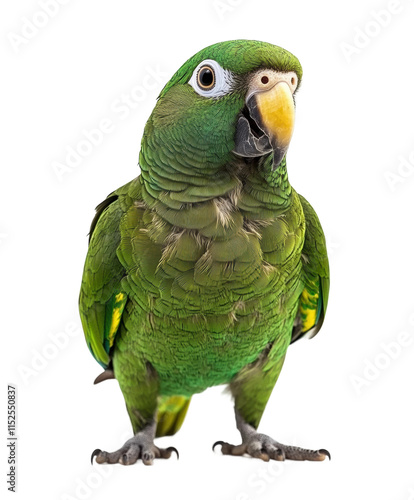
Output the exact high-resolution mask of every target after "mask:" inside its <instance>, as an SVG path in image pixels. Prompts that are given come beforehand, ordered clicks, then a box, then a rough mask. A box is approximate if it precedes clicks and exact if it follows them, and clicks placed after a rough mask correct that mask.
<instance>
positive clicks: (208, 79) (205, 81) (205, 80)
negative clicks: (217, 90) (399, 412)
mask: <svg viewBox="0 0 414 500" xmlns="http://www.w3.org/2000/svg"><path fill="white" fill-rule="evenodd" d="M213 82H214V76H213V72H212V71H211V69H209V68H205V69H202V70H201V72H200V83H201V85H202V86H203V87H210V85H211V84H212V83H213Z"/></svg>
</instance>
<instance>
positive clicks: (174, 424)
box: [156, 396, 191, 437]
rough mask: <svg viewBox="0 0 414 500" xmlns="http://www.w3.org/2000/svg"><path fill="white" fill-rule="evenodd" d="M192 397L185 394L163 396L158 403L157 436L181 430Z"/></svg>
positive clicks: (168, 434) (170, 434) (169, 434)
mask: <svg viewBox="0 0 414 500" xmlns="http://www.w3.org/2000/svg"><path fill="white" fill-rule="evenodd" d="M190 399H191V398H186V397H185V396H161V399H160V402H159V405H158V414H157V432H156V437H161V436H172V435H173V434H175V433H176V432H178V431H179V430H180V428H181V426H182V424H183V422H184V418H185V415H186V413H187V410H188V407H189V405H190Z"/></svg>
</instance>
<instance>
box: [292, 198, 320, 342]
mask: <svg viewBox="0 0 414 500" xmlns="http://www.w3.org/2000/svg"><path fill="white" fill-rule="evenodd" d="M299 199H300V201H301V204H302V208H303V213H304V215H305V220H306V231H305V242H304V245H303V250H302V259H303V281H304V284H305V287H304V289H303V292H302V294H301V296H300V302H299V311H298V316H297V318H296V322H295V326H294V328H293V333H292V340H291V342H292V343H293V342H295V341H296V340H298V339H299V338H301V337H303V336H304V335H305V334H307V335H308V336H309V337H314V336H315V335H316V334H317V333H318V332H319V330H320V328H321V326H322V324H323V321H324V318H325V313H326V308H327V306H328V296H329V262H328V253H327V250H326V241H325V235H324V234H323V230H322V226H321V224H320V222H319V219H318V216H317V215H316V212H315V210H314V209H313V208H312V206H311V205H310V203H309V202H308V201H307V200H306V199H305V198H304V197H303V196H301V195H299Z"/></svg>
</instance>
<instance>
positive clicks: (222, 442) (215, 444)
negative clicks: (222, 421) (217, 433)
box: [213, 441, 226, 451]
mask: <svg viewBox="0 0 414 500" xmlns="http://www.w3.org/2000/svg"><path fill="white" fill-rule="evenodd" d="M223 444H226V443H225V442H224V441H216V442H215V443H214V444H213V451H214V448H215V447H216V446H218V445H220V446H223Z"/></svg>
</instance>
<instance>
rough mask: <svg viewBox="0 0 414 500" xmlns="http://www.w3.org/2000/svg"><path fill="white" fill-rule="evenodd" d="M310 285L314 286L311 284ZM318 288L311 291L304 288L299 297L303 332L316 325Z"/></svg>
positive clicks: (313, 283)
mask: <svg viewBox="0 0 414 500" xmlns="http://www.w3.org/2000/svg"><path fill="white" fill-rule="evenodd" d="M312 285H316V283H315V282H312ZM318 301H319V288H318V287H317V285H316V286H315V288H314V289H313V291H309V289H308V288H304V289H303V292H302V295H301V296H300V305H299V313H300V316H301V319H302V325H303V332H307V331H308V330H310V329H311V328H313V327H314V326H315V324H316V320H317V314H318Z"/></svg>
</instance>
